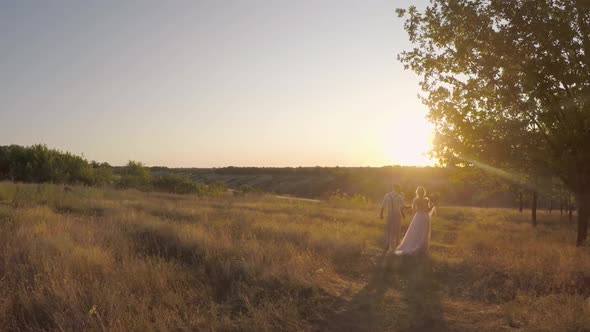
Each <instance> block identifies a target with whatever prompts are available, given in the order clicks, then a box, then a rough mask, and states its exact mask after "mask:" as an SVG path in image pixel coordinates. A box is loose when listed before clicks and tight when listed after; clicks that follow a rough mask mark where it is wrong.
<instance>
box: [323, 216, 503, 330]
mask: <svg viewBox="0 0 590 332" xmlns="http://www.w3.org/2000/svg"><path fill="white" fill-rule="evenodd" d="M460 228H461V227H460V226H458V225H452V226H451V227H448V228H447V229H446V230H444V231H440V232H439V234H433V240H435V241H436V243H435V244H433V245H432V248H431V250H438V251H439V253H440V250H442V249H444V250H443V252H444V255H453V256H454V255H461V253H460V250H456V249H458V248H456V247H455V242H456V238H457V233H458V232H459V230H460ZM372 260H373V264H372V265H373V268H372V270H371V271H368V274H367V280H366V281H365V282H364V287H363V288H362V289H361V290H360V291H358V292H357V293H356V294H355V295H354V296H352V297H350V298H346V299H343V301H342V305H341V306H340V307H339V308H338V309H337V310H336V312H335V313H334V314H333V315H332V316H330V317H328V318H327V319H326V321H325V324H324V325H323V326H321V328H320V329H319V330H321V331H397V332H406V331H407V332H410V331H413V332H416V331H417V332H420V331H470V330H473V329H474V328H476V326H480V325H478V324H477V323H478V322H482V321H488V320H489V321H490V326H489V329H485V331H503V330H506V326H502V325H501V323H502V322H499V323H498V321H497V320H496V321H495V320H494V318H495V317H498V310H497V308H491V307H489V306H485V305H483V304H481V303H474V302H472V301H469V300H468V299H464V298H461V297H459V296H458V295H456V294H451V293H452V291H449V289H450V287H449V285H448V280H450V279H453V276H451V274H454V276H457V275H459V276H461V275H464V274H465V273H467V271H463V270H454V269H450V268H449V267H448V266H447V265H446V263H445V262H443V261H439V260H437V259H433V258H431V257H397V256H395V255H394V254H393V253H392V252H388V253H386V254H384V253H383V252H380V253H378V254H376V255H375V256H374V257H372ZM479 331H480V332H481V331H482V330H481V329H479Z"/></svg>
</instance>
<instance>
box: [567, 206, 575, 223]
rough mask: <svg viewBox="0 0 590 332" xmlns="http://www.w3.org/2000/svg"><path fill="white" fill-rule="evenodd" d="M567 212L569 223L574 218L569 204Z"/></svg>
mask: <svg viewBox="0 0 590 332" xmlns="http://www.w3.org/2000/svg"><path fill="white" fill-rule="evenodd" d="M567 211H568V212H567V213H568V214H569V219H570V223H571V222H572V221H573V220H574V217H573V214H574V209H573V208H572V206H571V205H568V206H567Z"/></svg>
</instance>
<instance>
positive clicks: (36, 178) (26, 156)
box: [0, 145, 112, 185]
mask: <svg viewBox="0 0 590 332" xmlns="http://www.w3.org/2000/svg"><path fill="white" fill-rule="evenodd" d="M0 179H10V180H13V181H20V182H38V183H39V182H51V183H64V184H84V185H104V184H109V183H111V181H112V171H111V167H110V165H108V164H106V163H103V164H98V163H96V162H92V163H88V161H86V160H85V159H84V158H82V157H79V156H75V155H73V154H71V153H68V152H61V151H59V150H54V149H49V148H47V146H45V145H33V146H30V147H23V146H18V145H9V146H0Z"/></svg>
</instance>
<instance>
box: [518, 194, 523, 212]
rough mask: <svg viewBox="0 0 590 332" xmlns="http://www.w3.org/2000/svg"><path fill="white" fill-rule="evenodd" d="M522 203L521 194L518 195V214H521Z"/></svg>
mask: <svg viewBox="0 0 590 332" xmlns="http://www.w3.org/2000/svg"><path fill="white" fill-rule="evenodd" d="M523 204H524V202H523V201H522V193H519V194H518V212H520V213H522V206H523Z"/></svg>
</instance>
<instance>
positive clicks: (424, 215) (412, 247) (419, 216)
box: [395, 197, 431, 256]
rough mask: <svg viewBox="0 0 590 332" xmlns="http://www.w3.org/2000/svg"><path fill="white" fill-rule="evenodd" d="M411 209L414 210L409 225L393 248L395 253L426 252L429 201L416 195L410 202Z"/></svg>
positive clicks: (427, 244)
mask: <svg viewBox="0 0 590 332" xmlns="http://www.w3.org/2000/svg"><path fill="white" fill-rule="evenodd" d="M412 209H413V210H414V211H416V214H415V215H414V218H413V219H412V222H411V223H410V226H409V227H408V230H407V232H406V235H405V236H404V239H403V240H402V243H401V244H400V245H399V246H398V247H397V249H395V254H396V255H400V256H401V255H416V254H420V253H428V247H429V246H430V210H431V209H430V203H429V201H428V199H427V198H420V197H416V198H415V199H414V201H413V202H412Z"/></svg>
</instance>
